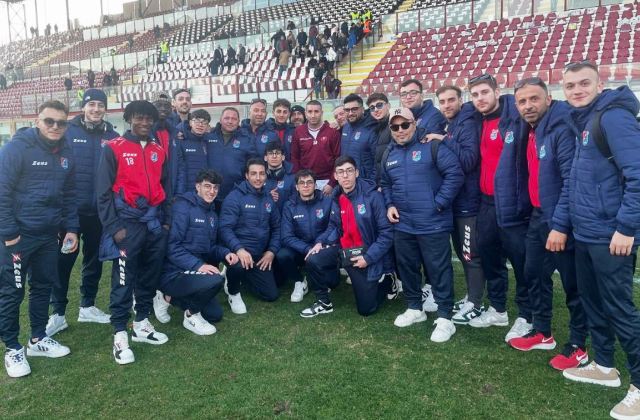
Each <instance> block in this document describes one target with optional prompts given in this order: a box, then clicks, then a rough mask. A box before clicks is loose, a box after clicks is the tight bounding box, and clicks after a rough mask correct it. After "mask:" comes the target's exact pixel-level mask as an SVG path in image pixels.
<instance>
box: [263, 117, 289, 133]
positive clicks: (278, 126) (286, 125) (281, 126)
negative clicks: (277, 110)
mask: <svg viewBox="0 0 640 420" xmlns="http://www.w3.org/2000/svg"><path fill="white" fill-rule="evenodd" d="M265 124H267V126H268V127H269V128H271V129H273V130H286V129H288V128H293V124H289V123H284V124H278V123H276V120H275V119H274V118H273V117H271V118H268V119H267V121H265Z"/></svg>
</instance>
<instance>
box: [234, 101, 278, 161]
mask: <svg viewBox="0 0 640 420" xmlns="http://www.w3.org/2000/svg"><path fill="white" fill-rule="evenodd" d="M266 120H267V101H265V100H264V99H253V100H252V101H251V105H250V106H249V118H247V119H245V120H242V124H241V125H240V128H241V129H242V130H244V131H246V132H247V133H248V134H249V135H250V136H251V137H252V138H253V140H254V142H255V145H256V149H257V155H258V156H263V155H264V149H265V147H266V146H267V143H269V142H272V141H277V142H279V141H280V138H279V137H278V134H277V133H276V132H275V130H274V129H273V126H272V125H271V124H268V123H267V121H266Z"/></svg>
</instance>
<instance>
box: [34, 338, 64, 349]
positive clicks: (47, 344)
mask: <svg viewBox="0 0 640 420" xmlns="http://www.w3.org/2000/svg"><path fill="white" fill-rule="evenodd" d="M36 344H42V345H43V346H45V347H49V348H51V347H59V346H60V343H58V342H57V341H56V340H54V339H53V338H51V337H45V338H43V339H41V340H40V341H38V342H37V343H36Z"/></svg>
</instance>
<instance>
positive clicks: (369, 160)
mask: <svg viewBox="0 0 640 420" xmlns="http://www.w3.org/2000/svg"><path fill="white" fill-rule="evenodd" d="M377 127H378V121H377V120H376V119H375V118H373V117H372V116H371V114H370V113H369V110H367V111H365V113H364V116H363V117H362V118H361V119H360V120H359V121H358V122H356V123H355V124H351V123H350V122H347V123H346V124H345V125H344V127H342V140H341V142H340V156H351V157H352V158H353V160H355V162H356V166H357V167H358V172H359V173H360V178H363V179H372V180H374V181H375V179H376V148H377V145H378V135H377Z"/></svg>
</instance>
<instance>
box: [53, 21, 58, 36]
mask: <svg viewBox="0 0 640 420" xmlns="http://www.w3.org/2000/svg"><path fill="white" fill-rule="evenodd" d="M53 31H54V32H55V33H56V34H57V33H58V24H57V23H56V24H54V25H53Z"/></svg>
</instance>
